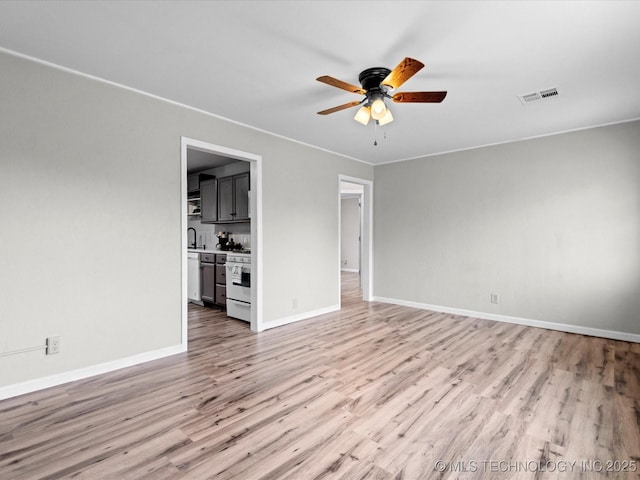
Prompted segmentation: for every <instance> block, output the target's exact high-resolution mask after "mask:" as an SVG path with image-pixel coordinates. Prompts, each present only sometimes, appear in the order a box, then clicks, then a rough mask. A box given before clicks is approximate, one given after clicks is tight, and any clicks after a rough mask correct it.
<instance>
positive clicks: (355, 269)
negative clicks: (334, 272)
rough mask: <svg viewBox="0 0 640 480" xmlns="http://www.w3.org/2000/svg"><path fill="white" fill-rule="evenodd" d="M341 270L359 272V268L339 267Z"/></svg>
mask: <svg viewBox="0 0 640 480" xmlns="http://www.w3.org/2000/svg"><path fill="white" fill-rule="evenodd" d="M340 271H341V272H351V273H360V270H358V269H357V268H341V269H340Z"/></svg>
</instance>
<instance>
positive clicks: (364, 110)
mask: <svg viewBox="0 0 640 480" xmlns="http://www.w3.org/2000/svg"><path fill="white" fill-rule="evenodd" d="M370 118H371V112H370V111H369V107H360V110H358V113H356V116H355V117H353V119H354V120H355V121H356V122H358V123H361V124H362V125H366V124H367V123H369V119H370Z"/></svg>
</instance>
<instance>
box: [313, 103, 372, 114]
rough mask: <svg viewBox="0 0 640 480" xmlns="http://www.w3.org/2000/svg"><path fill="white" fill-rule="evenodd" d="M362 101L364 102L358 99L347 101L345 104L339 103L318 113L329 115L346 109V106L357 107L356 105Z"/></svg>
mask: <svg viewBox="0 0 640 480" xmlns="http://www.w3.org/2000/svg"><path fill="white" fill-rule="evenodd" d="M361 103H362V102H359V101H357V100H356V101H354V102H349V103H345V104H344V105H338V106H337V107H333V108H328V109H327V110H322V111H321V112H318V115H329V114H330V113H335V112H339V111H340V110H344V109H345V108H351V107H355V106H356V105H360V104H361Z"/></svg>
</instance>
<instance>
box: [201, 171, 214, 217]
mask: <svg viewBox="0 0 640 480" xmlns="http://www.w3.org/2000/svg"><path fill="white" fill-rule="evenodd" d="M200 221H201V222H202V223H215V222H217V221H218V181H217V180H216V179H212V180H205V181H202V182H200Z"/></svg>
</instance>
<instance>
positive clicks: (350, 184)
mask: <svg viewBox="0 0 640 480" xmlns="http://www.w3.org/2000/svg"><path fill="white" fill-rule="evenodd" d="M338 185H339V187H338V204H339V209H338V210H339V214H338V219H339V220H338V231H339V235H338V252H339V256H338V258H339V261H340V267H339V269H338V285H340V289H339V291H342V286H343V285H342V283H343V281H345V280H344V278H349V280H348V281H349V283H350V284H353V278H354V276H355V275H358V276H359V278H358V279H357V280H356V281H357V282H359V286H360V289H361V290H362V298H363V300H365V301H371V299H372V295H373V288H372V286H373V272H372V265H373V249H372V241H373V201H372V199H373V182H372V181H371V180H365V179H362V178H356V177H350V176H347V175H339V176H338ZM343 277H344V278H343ZM341 304H342V301H341Z"/></svg>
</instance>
